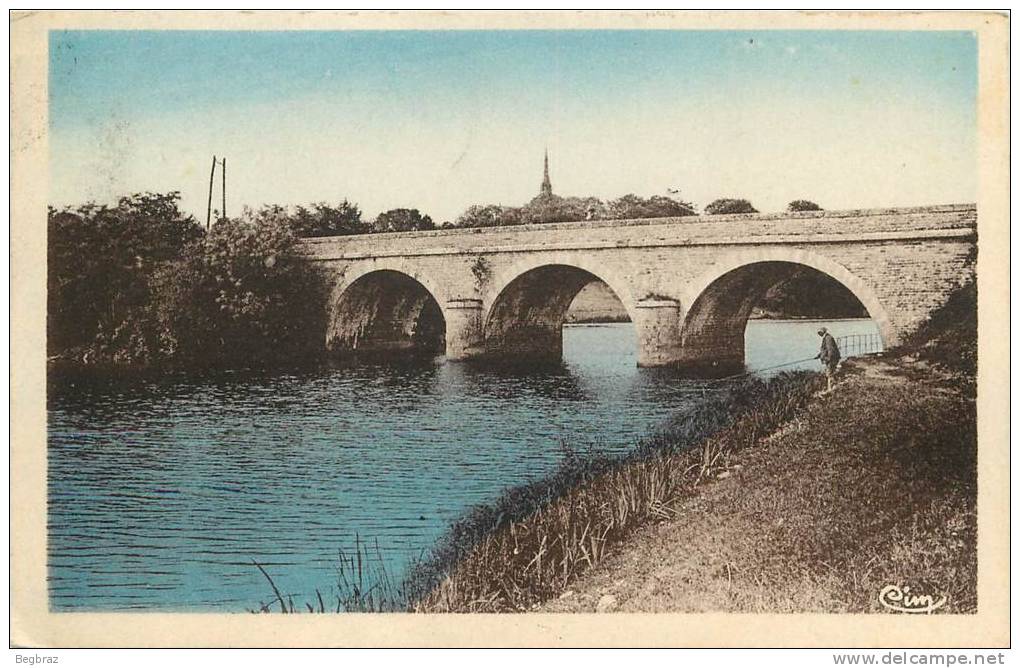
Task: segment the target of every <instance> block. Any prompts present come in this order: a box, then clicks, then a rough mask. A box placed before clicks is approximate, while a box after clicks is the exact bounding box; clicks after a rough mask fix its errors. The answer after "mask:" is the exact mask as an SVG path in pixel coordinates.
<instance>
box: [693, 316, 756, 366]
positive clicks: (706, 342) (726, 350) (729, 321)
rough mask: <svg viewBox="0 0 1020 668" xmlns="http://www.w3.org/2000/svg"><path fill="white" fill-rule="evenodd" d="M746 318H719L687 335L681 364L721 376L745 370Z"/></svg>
mask: <svg viewBox="0 0 1020 668" xmlns="http://www.w3.org/2000/svg"><path fill="white" fill-rule="evenodd" d="M746 325H747V319H746V318H734V317H730V318H726V319H722V318H720V319H718V320H716V321H715V322H711V323H709V325H708V326H707V327H705V328H704V329H701V330H699V331H697V332H687V333H685V334H684V336H683V343H682V344H681V346H680V355H679V357H678V358H677V360H676V361H677V364H678V365H679V366H680V367H681V368H683V369H687V370H689V371H690V372H691V373H697V374H705V375H718V374H730V373H737V372H739V371H742V370H743V369H744V328H745V327H746Z"/></svg>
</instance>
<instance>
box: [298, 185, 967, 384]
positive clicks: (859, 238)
mask: <svg viewBox="0 0 1020 668" xmlns="http://www.w3.org/2000/svg"><path fill="white" fill-rule="evenodd" d="M976 229H977V209H976V206H974V205H972V204H962V205H947V206H932V207H915V208H901V209H873V210H860V211H824V212H804V213H789V214H745V215H729V216H692V217H684V218H669V219H650V220H620V221H585V222H579V223H558V224H548V225H524V226H515V227H500V228H482V229H456V230H436V231H430V232H409V233H397V234H376V235H365V236H356V237H327V238H322V239H310V240H306V241H304V242H303V244H302V248H303V250H304V252H306V253H307V254H308V255H309V256H310V257H311V258H312V259H314V260H315V261H317V262H321V263H322V264H323V266H324V267H325V268H326V269H327V270H328V271H329V272H330V275H331V276H332V280H333V283H334V293H333V300H332V304H331V309H332V313H331V321H332V323H333V325H332V326H331V328H330V332H331V335H330V338H329V340H328V341H327V345H328V346H329V347H330V348H332V349H334V350H337V351H340V352H343V351H345V350H349V349H353V348H354V346H352V342H354V341H356V342H357V344H356V345H357V348H372V347H373V346H376V345H377V344H378V347H387V348H392V347H399V346H398V345H397V344H398V343H399V342H400V341H405V342H406V343H407V345H408V346H414V345H415V344H416V342H415V339H414V337H415V336H416V333H418V334H417V335H418V336H419V340H422V339H421V335H420V332H422V331H432V329H434V328H435V327H437V326H439V327H445V337H444V340H445V347H446V351H447V356H448V357H449V358H450V359H454V360H460V359H470V358H474V357H481V356H496V357H499V356H507V357H513V358H515V359H527V358H529V357H550V356H553V357H555V356H557V355H559V351H560V348H561V343H560V332H561V329H562V326H563V323H564V320H565V318H566V313H567V310H568V309H569V306H570V304H571V302H572V301H573V299H574V297H575V296H576V295H577V294H578V292H580V291H581V290H582V289H584V288H585V286H587V285H589V284H591V283H592V282H595V281H602V282H603V283H605V285H607V286H608V287H609V289H610V290H612V292H614V293H615V294H616V296H617V297H619V299H620V301H621V303H622V304H623V307H624V309H625V310H626V312H627V315H628V316H629V317H630V319H631V320H632V321H634V323H635V326H636V328H637V334H638V340H639V350H638V358H639V363H640V364H642V365H647V366H658V365H667V364H675V363H690V364H696V365H699V366H700V365H705V364H709V365H711V364H714V363H719V362H725V363H727V364H730V363H738V362H742V360H743V331H744V326H745V325H746V322H747V318H748V316H749V315H750V311H751V309H752V308H753V307H754V305H755V304H756V302H757V300H759V299H760V298H761V296H762V295H763V294H764V293H765V292H767V291H768V289H770V288H771V287H772V286H774V285H776V283H777V282H780V281H782V280H785V278H787V277H789V275H790V274H791V272H793V271H795V270H796V269H797V268H799V267H804V266H806V267H810V268H812V269H814V270H817V271H820V272H823V273H825V274H828V275H829V276H831V277H832V278H834V279H836V280H837V281H839V282H840V283H842V284H843V285H844V286H845V287H846V288H847V289H848V290H849V291H850V292H852V293H853V294H854V296H856V297H857V299H858V300H859V301H860V302H861V304H862V305H863V306H864V307H865V308H866V309H867V310H868V313H869V314H870V315H871V317H872V318H873V319H874V320H875V321H876V323H877V324H878V328H879V331H880V333H881V335H882V338H883V343H884V345H886V346H891V345H895V344H896V343H897V342H898V341H899V340H900V337H901V336H902V335H903V334H904V333H906V332H907V331H909V330H910V329H912V328H913V327H915V326H916V325H918V324H919V323H920V322H921V321H923V320H924V319H925V318H926V317H927V316H928V314H930V313H931V311H932V310H934V309H935V308H937V307H938V306H939V305H940V304H942V303H943V302H944V301H945V299H946V297H947V296H948V295H949V293H950V292H951V291H952V290H953V289H954V288H956V287H957V286H959V285H961V284H962V283H963V282H965V281H966V280H968V279H969V278H972V276H973V272H974V267H975V254H976V244H977V238H976ZM352 291H353V292H352ZM423 297H427V298H423ZM437 314H438V315H437ZM440 316H441V317H440ZM423 319H427V320H428V321H429V322H420V321H422V320H423ZM440 319H441V320H442V322H441V323H439V325H436V324H435V323H432V324H429V323H431V321H433V320H440Z"/></svg>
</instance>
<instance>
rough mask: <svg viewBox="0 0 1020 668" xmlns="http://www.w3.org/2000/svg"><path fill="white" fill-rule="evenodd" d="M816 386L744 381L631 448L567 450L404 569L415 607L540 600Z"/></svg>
mask: <svg viewBox="0 0 1020 668" xmlns="http://www.w3.org/2000/svg"><path fill="white" fill-rule="evenodd" d="M813 389H815V385H814V383H813V381H807V380H806V379H805V377H804V376H803V375H786V376H781V377H777V378H774V379H772V380H769V381H761V380H751V381H748V382H747V383H745V384H742V385H740V386H738V387H736V388H733V389H731V390H727V391H723V392H721V393H720V394H718V395H717V396H716V397H714V398H713V399H712V400H710V401H709V402H707V404H700V405H699V406H698V409H697V410H696V411H692V412H690V413H688V414H685V415H682V416H680V417H678V418H677V419H676V420H674V422H673V423H672V424H671V425H670V427H669V428H668V429H667V430H665V431H664V432H662V433H660V434H658V435H656V436H654V437H652V438H650V439H646V440H645V441H644V442H642V443H641V444H640V446H639V447H638V448H637V449H636V450H635V451H634V452H633V453H629V454H627V455H623V456H620V457H615V458H613V457H594V458H588V457H576V456H568V457H566V459H565V462H564V465H563V466H562V467H561V469H560V470H559V471H557V472H556V473H555V474H554V475H552V476H551V477H549V478H547V479H544V480H542V481H539V482H535V483H533V484H531V485H525V486H522V487H517V488H513V489H510V490H507V491H506V492H505V493H504V495H503V496H502V497H501V498H500V499H499V500H497V501H496V502H495V503H494V504H491V505H489V506H483V507H479V508H475V509H473V510H472V512H471V513H469V514H468V515H467V516H466V517H465V518H464V519H462V520H461V521H460V522H458V523H456V524H455V525H454V526H453V527H452V528H451V530H450V531H449V533H448V534H447V536H446V537H445V538H444V539H443V540H442V541H441V542H440V543H439V545H438V546H437V547H436V548H435V550H434V551H433V552H432V554H431V555H430V557H429V558H428V559H426V560H425V561H424V562H423V563H422V564H420V565H419V566H418V567H417V568H416V569H415V570H414V571H413V572H412V573H411V576H410V577H409V578H408V584H407V585H406V587H405V588H406V590H407V593H408V595H409V596H410V597H411V601H412V602H413V606H414V609H415V610H418V611H423V612H500V611H515V610H527V609H529V608H531V607H532V606H534V605H535V604H537V603H539V602H541V601H543V600H546V599H547V598H549V597H550V596H552V595H554V594H556V593H558V592H559V591H560V590H561V589H562V588H563V586H564V585H565V584H566V583H568V582H570V581H571V580H572V579H573V578H575V577H576V576H577V575H578V574H579V573H581V572H582V571H584V570H586V569H588V568H590V567H592V566H594V565H595V564H597V563H599V562H600V561H601V560H602V559H603V558H604V557H605V555H606V554H607V552H608V550H609V549H610V548H611V547H613V546H614V545H615V544H617V543H620V542H621V541H622V540H624V539H625V538H626V536H627V535H629V534H630V532H632V531H633V530H634V529H635V528H637V527H639V526H641V525H643V524H646V523H648V522H651V521H655V520H661V519H667V518H670V517H672V516H673V512H674V511H673V508H674V505H675V504H676V503H677V501H678V500H679V499H681V498H682V497H684V496H685V495H688V494H690V493H691V492H692V491H693V490H694V489H695V487H696V486H697V485H698V484H699V483H700V482H701V481H702V480H704V479H705V478H706V477H707V476H710V475H711V474H712V473H713V472H714V471H716V470H717V469H718V468H719V467H721V466H725V462H726V458H727V456H728V454H729V453H730V452H733V451H736V450H739V449H740V448H743V447H746V446H747V445H750V444H752V443H754V442H755V441H757V440H758V439H760V438H762V437H763V436H765V435H767V434H768V433H769V432H771V431H772V430H774V429H775V428H776V427H778V426H779V425H780V424H782V423H783V422H784V421H785V420H788V419H789V418H790V417H791V416H792V415H793V414H794V412H795V411H796V410H797V409H799V408H800V407H801V406H803V405H804V404H805V403H806V402H807V400H808V398H809V397H810V395H811V392H812V391H813ZM738 415H739V416H740V417H739V418H737V417H736V416H738ZM699 441H700V445H698V446H697V447H692V446H694V445H695V444H696V443H698V442H699Z"/></svg>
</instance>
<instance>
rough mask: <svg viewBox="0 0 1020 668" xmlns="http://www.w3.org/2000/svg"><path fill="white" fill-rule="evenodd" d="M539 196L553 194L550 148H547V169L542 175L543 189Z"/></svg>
mask: <svg viewBox="0 0 1020 668" xmlns="http://www.w3.org/2000/svg"><path fill="white" fill-rule="evenodd" d="M538 194H539V196H551V195H552V182H551V181H550V180H549V148H548V147H546V149H545V171H544V173H543V176H542V189H541V190H540V191H539V193H538Z"/></svg>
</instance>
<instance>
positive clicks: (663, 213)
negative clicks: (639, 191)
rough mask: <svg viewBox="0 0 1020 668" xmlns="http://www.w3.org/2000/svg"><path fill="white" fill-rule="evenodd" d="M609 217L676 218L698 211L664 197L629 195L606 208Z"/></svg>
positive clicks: (683, 203) (690, 206)
mask: <svg viewBox="0 0 1020 668" xmlns="http://www.w3.org/2000/svg"><path fill="white" fill-rule="evenodd" d="M606 208H607V214H608V215H607V217H608V218H614V219H627V218H671V217H676V216H693V215H696V213H697V211H696V210H695V208H694V205H693V204H691V203H690V202H684V201H680V200H675V199H672V198H670V197H663V196H662V195H652V196H651V197H647V198H645V197H639V196H638V195H634V194H629V195H624V196H623V197H619V198H617V199H614V200H612V201H611V202H609V204H608V205H607V206H606Z"/></svg>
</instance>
